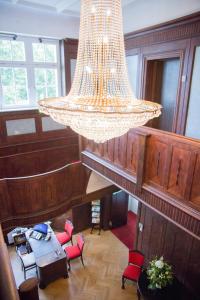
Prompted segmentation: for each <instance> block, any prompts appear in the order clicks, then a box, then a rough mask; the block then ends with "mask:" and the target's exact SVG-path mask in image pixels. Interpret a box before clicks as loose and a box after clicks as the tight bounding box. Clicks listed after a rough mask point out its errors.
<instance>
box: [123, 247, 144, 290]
mask: <svg viewBox="0 0 200 300" xmlns="http://www.w3.org/2000/svg"><path fill="white" fill-rule="evenodd" d="M143 263H144V255H143V254H142V253H141V252H140V251H138V250H129V259H128V266H127V267H126V268H125V270H124V273H123V275H122V289H124V288H125V286H124V284H125V281H126V280H127V279H128V280H131V281H134V282H137V281H138V279H139V277H140V273H141V271H142V266H143Z"/></svg>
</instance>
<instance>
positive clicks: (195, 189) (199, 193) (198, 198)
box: [190, 153, 200, 206]
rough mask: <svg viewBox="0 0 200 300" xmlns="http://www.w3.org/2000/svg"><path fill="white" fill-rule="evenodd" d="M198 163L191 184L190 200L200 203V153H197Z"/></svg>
mask: <svg viewBox="0 0 200 300" xmlns="http://www.w3.org/2000/svg"><path fill="white" fill-rule="evenodd" d="M195 158H196V164H195V170H194V174H192V175H193V180H192V186H191V196H190V201H191V202H193V203H196V204H197V205H198V206H199V205H200V184H199V174H200V153H198V154H197V155H196V157H195Z"/></svg>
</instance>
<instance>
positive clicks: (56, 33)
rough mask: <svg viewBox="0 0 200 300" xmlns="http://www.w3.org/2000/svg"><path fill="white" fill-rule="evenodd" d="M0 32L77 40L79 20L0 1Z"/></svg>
mask: <svg viewBox="0 0 200 300" xmlns="http://www.w3.org/2000/svg"><path fill="white" fill-rule="evenodd" d="M66 1H67V0H66ZM0 32H10V33H17V34H28V35H32V36H33V35H35V36H39V37H52V38H57V39H62V38H65V37H68V38H78V34H79V18H77V17H68V16H66V15H64V14H62V13H59V14H58V13H56V12H48V11H44V10H38V9H36V8H30V7H25V6H22V5H13V4H9V3H5V2H2V1H1V0H0Z"/></svg>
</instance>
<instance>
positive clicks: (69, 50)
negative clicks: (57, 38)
mask: <svg viewBox="0 0 200 300" xmlns="http://www.w3.org/2000/svg"><path fill="white" fill-rule="evenodd" d="M63 47H64V49H63V51H64V61H65V89H66V90H65V94H66V95H67V94H68V93H69V91H70V88H71V84H72V82H71V64H70V60H71V59H76V58H77V52H78V40H76V39H65V40H64V45H63Z"/></svg>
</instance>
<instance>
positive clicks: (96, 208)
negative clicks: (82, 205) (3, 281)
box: [90, 200, 101, 234]
mask: <svg viewBox="0 0 200 300" xmlns="http://www.w3.org/2000/svg"><path fill="white" fill-rule="evenodd" d="M94 229H97V230H98V231H99V234H100V233H101V203H100V200H93V201H92V202H91V232H90V233H93V230H94Z"/></svg>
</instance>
